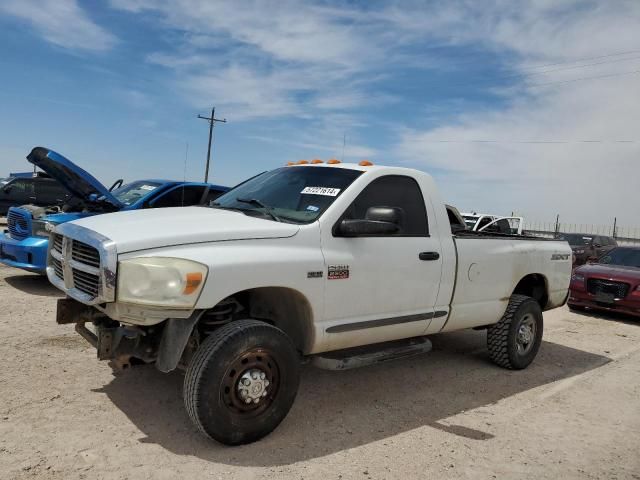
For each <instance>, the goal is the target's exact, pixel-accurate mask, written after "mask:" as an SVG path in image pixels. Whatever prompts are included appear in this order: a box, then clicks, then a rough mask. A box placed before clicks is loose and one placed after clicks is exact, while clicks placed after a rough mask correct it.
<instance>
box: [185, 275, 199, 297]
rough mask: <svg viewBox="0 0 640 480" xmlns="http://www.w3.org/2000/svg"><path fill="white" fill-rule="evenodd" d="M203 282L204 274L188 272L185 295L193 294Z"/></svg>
mask: <svg viewBox="0 0 640 480" xmlns="http://www.w3.org/2000/svg"><path fill="white" fill-rule="evenodd" d="M201 283H202V274H201V273H200V272H195V273H187V285H186V286H185V287H184V291H183V292H182V293H184V294H185V295H191V294H192V293H193V292H195V291H196V290H197V289H198V287H199V286H200V284H201Z"/></svg>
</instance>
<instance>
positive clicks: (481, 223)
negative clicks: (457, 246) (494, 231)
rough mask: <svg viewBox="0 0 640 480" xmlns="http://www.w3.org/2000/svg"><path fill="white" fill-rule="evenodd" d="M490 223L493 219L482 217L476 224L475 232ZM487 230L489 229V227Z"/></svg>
mask: <svg viewBox="0 0 640 480" xmlns="http://www.w3.org/2000/svg"><path fill="white" fill-rule="evenodd" d="M491 222H493V219H492V218H491V217H482V218H481V219H480V221H479V222H478V228H476V230H480V229H482V227H486V226H487V225H489V224H490V223H491ZM489 228H491V227H489Z"/></svg>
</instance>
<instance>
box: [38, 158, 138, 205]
mask: <svg viewBox="0 0 640 480" xmlns="http://www.w3.org/2000/svg"><path fill="white" fill-rule="evenodd" d="M27 160H28V161H29V162H31V163H33V164H34V165H35V166H36V167H38V168H40V169H41V170H43V171H44V172H46V173H48V174H49V175H51V176H52V177H53V178H55V179H56V180H57V181H58V182H60V184H61V185H62V186H63V187H65V188H66V189H67V190H68V191H69V192H71V193H72V194H73V195H75V196H76V197H78V198H80V199H82V200H84V201H85V202H94V203H95V202H98V201H101V202H105V203H108V204H111V205H112V206H114V207H115V208H117V209H120V208H123V207H124V206H125V205H124V204H123V203H122V202H120V201H119V200H118V199H117V198H115V197H114V196H113V195H111V193H109V189H107V188H106V187H105V186H104V185H103V184H102V183H100V182H99V181H98V180H96V179H95V178H94V177H93V176H92V175H91V174H90V173H88V172H86V171H85V170H83V169H82V168H80V167H79V166H77V165H76V164H75V163H73V162H72V161H71V160H69V159H67V158H65V157H63V156H62V155H60V154H59V153H57V152H54V151H53V150H50V149H48V148H44V147H36V148H34V149H33V150H31V153H30V154H29V155H27Z"/></svg>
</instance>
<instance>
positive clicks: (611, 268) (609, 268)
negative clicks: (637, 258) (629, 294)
mask: <svg viewBox="0 0 640 480" xmlns="http://www.w3.org/2000/svg"><path fill="white" fill-rule="evenodd" d="M575 272H576V273H581V274H582V275H586V276H587V277H599V278H609V279H611V280H626V281H631V282H635V281H639V280H640V268H638V267H630V266H625V265H607V264H604V263H591V264H587V265H582V266H580V267H578V268H576V270H575Z"/></svg>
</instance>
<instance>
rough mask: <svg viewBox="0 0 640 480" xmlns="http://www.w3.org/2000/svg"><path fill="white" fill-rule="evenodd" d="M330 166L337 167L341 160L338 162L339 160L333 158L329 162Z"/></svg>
mask: <svg viewBox="0 0 640 480" xmlns="http://www.w3.org/2000/svg"><path fill="white" fill-rule="evenodd" d="M327 163H328V164H329V165H337V164H338V163H341V162H340V160H338V159H337V158H332V159H331V160H329V161H328V162H327Z"/></svg>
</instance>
